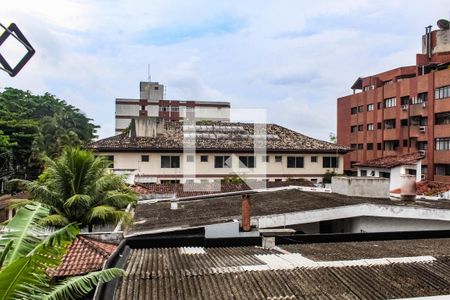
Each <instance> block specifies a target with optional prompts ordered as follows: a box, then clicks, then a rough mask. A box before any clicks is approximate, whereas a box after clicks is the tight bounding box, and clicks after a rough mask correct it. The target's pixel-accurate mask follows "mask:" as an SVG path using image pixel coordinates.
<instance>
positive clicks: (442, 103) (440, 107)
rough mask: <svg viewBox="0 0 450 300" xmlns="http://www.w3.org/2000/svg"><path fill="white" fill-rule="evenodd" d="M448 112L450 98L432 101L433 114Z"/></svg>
mask: <svg viewBox="0 0 450 300" xmlns="http://www.w3.org/2000/svg"><path fill="white" fill-rule="evenodd" d="M446 111H450V98H445V99H439V100H436V101H434V112H435V113H440V112H446Z"/></svg>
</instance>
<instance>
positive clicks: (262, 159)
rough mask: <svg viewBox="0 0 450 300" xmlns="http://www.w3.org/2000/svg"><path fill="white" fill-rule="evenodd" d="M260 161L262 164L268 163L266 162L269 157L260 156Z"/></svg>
mask: <svg viewBox="0 0 450 300" xmlns="http://www.w3.org/2000/svg"><path fill="white" fill-rule="evenodd" d="M261 161H262V162H266V163H268V162H269V155H263V156H261Z"/></svg>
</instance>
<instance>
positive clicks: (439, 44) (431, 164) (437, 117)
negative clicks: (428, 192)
mask: <svg viewBox="0 0 450 300" xmlns="http://www.w3.org/2000/svg"><path fill="white" fill-rule="evenodd" d="M351 88H352V90H353V94H352V95H348V96H345V97H341V98H338V99H337V140H338V143H339V144H340V145H344V146H349V147H351V148H352V149H353V151H352V152H350V153H348V154H346V155H345V157H344V168H345V170H347V171H353V170H354V169H353V165H354V164H355V163H360V162H365V161H367V160H369V159H373V158H377V157H382V156H388V155H399V154H406V153H413V152H417V151H420V152H421V153H422V154H424V155H425V157H424V159H423V160H422V174H424V176H425V177H426V178H427V179H429V180H435V181H443V182H450V29H448V28H444V29H439V30H434V31H432V30H431V26H429V27H427V28H426V33H425V35H423V36H422V53H421V54H417V56H416V65H414V66H405V67H400V68H396V69H392V70H389V71H386V72H383V73H379V74H375V75H373V76H368V77H363V78H358V79H357V80H356V82H355V83H354V84H353V86H352V87H351Z"/></svg>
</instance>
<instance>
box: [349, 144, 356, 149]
mask: <svg viewBox="0 0 450 300" xmlns="http://www.w3.org/2000/svg"><path fill="white" fill-rule="evenodd" d="M350 148H352V149H356V148H358V145H357V144H351V145H350Z"/></svg>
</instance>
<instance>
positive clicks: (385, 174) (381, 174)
mask: <svg viewBox="0 0 450 300" xmlns="http://www.w3.org/2000/svg"><path fill="white" fill-rule="evenodd" d="M380 177H383V178H391V173H389V172H380Z"/></svg>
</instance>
